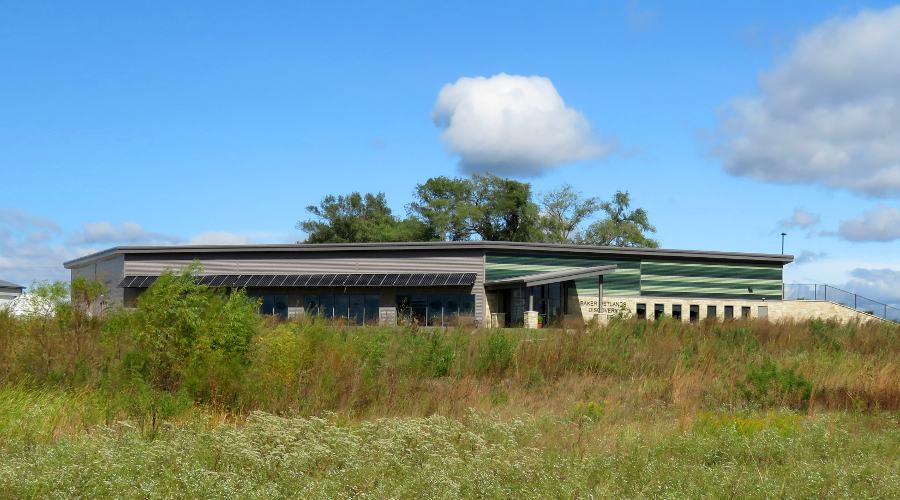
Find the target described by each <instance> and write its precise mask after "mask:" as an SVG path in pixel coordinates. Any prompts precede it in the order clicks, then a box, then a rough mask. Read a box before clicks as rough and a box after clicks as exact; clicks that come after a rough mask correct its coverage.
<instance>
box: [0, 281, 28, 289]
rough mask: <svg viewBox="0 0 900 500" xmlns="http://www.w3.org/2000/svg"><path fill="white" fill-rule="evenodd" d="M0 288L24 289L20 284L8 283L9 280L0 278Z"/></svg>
mask: <svg viewBox="0 0 900 500" xmlns="http://www.w3.org/2000/svg"><path fill="white" fill-rule="evenodd" d="M0 288H17V289H19V290H24V289H25V287H24V286H22V285H17V284H15V283H10V282H9V281H5V280H0Z"/></svg>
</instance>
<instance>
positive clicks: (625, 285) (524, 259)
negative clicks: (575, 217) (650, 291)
mask: <svg viewBox="0 0 900 500" xmlns="http://www.w3.org/2000/svg"><path fill="white" fill-rule="evenodd" d="M608 265H615V266H617V268H616V272H615V273H613V274H609V275H606V276H604V277H603V293H604V294H606V295H616V296H623V297H629V296H630V297H636V296H638V295H640V287H641V263H640V261H638V260H610V259H602V258H591V257H560V256H555V255H518V254H511V255H510V254H492V253H489V254H487V257H486V260H485V280H486V281H493V280H499V279H504V278H515V277H517V276H525V275H528V274H535V273H547V272H551V271H560V270H563V269H571V268H573V267H593V266H608ZM575 286H576V288H577V289H578V293H579V295H582V294H583V295H597V293H598V290H597V280H596V279H590V278H589V279H583V280H577V281H576V282H575Z"/></svg>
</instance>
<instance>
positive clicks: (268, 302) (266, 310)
mask: <svg viewBox="0 0 900 500" xmlns="http://www.w3.org/2000/svg"><path fill="white" fill-rule="evenodd" d="M259 313H260V314H265V315H267V316H278V317H279V318H282V319H284V318H287V316H288V297H287V295H263V296H262V304H260V306H259Z"/></svg>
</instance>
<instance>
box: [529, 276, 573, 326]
mask: <svg viewBox="0 0 900 500" xmlns="http://www.w3.org/2000/svg"><path fill="white" fill-rule="evenodd" d="M569 283H571V286H570V285H569ZM574 288H575V282H574V281H571V282H565V283H550V284H547V285H538V286H533V287H530V288H528V292H527V293H529V294H531V300H532V301H533V303H534V310H535V311H537V313H538V314H539V315H540V316H541V321H542V322H543V323H544V324H545V325H546V324H549V323H552V322H553V321H556V320H559V319H562V317H563V315H564V314H566V313H568V312H569V311H568V307H567V306H569V301H568V300H567V298H566V294H567V293H570V291H571V290H574ZM526 297H527V295H526ZM576 297H577V296H576Z"/></svg>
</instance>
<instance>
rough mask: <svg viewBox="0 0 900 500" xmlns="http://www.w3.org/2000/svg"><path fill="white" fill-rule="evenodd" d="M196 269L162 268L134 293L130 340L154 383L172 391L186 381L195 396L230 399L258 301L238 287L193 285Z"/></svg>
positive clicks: (254, 327) (255, 326) (256, 324)
mask: <svg viewBox="0 0 900 500" xmlns="http://www.w3.org/2000/svg"><path fill="white" fill-rule="evenodd" d="M196 269H197V268H196V267H193V266H192V267H189V268H188V269H186V270H185V271H183V272H182V273H180V274H173V273H171V272H166V273H164V274H163V275H162V276H160V277H159V279H157V280H156V282H155V283H153V285H152V286H151V287H150V288H149V289H147V291H146V292H145V293H144V294H142V295H141V296H140V298H139V299H138V303H137V311H136V312H135V317H134V324H133V327H134V328H135V330H134V337H135V341H136V343H137V347H138V348H139V349H140V351H141V353H142V354H143V356H144V357H145V362H146V373H147V375H148V377H149V380H148V381H149V382H150V383H151V385H153V386H154V387H156V388H159V389H162V390H166V391H171V392H174V391H177V390H179V389H180V388H181V387H182V385H183V384H185V382H187V385H188V389H189V390H190V392H191V393H192V394H194V395H195V396H197V397H198V398H200V399H214V400H218V399H221V398H224V399H231V398H233V397H234V391H235V390H236V389H237V382H238V381H239V378H240V377H239V376H240V373H241V372H242V371H243V369H244V368H245V367H246V364H247V360H248V358H247V353H248V351H249V349H250V343H251V340H252V338H253V336H254V335H255V334H256V332H257V329H258V327H259V324H260V318H259V315H258V314H257V311H258V303H257V302H256V301H255V300H252V299H250V298H248V297H247V296H246V295H245V294H244V292H243V291H242V290H236V291H233V292H232V293H230V294H226V293H224V292H222V291H220V290H216V289H212V288H209V287H205V286H201V285H198V284H197V283H196V281H195V280H194V278H193V274H194V272H195V271H196Z"/></svg>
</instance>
